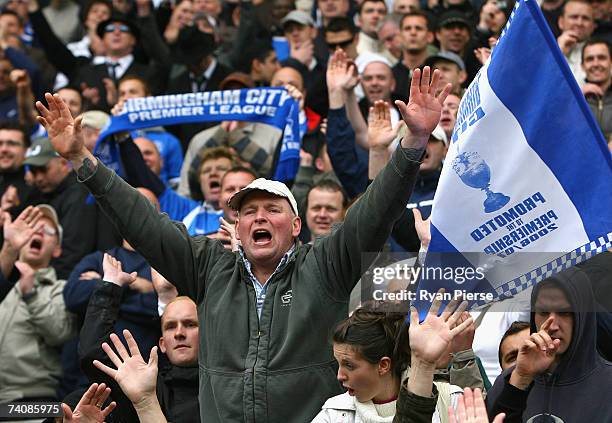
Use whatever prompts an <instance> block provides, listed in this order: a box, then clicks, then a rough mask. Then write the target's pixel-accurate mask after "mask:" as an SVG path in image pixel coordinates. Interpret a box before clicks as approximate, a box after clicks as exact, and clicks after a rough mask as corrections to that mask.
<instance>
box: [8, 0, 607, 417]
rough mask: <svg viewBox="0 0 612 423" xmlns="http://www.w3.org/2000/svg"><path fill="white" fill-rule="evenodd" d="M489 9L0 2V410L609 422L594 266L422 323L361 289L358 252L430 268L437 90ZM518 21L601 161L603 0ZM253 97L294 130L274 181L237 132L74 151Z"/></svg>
mask: <svg viewBox="0 0 612 423" xmlns="http://www.w3.org/2000/svg"><path fill="white" fill-rule="evenodd" d="M513 7H514V1H511V2H507V1H503V0H427V1H425V0H361V1H357V2H355V1H353V0H250V1H236V0H225V1H222V0H177V1H167V0H153V1H150V0H134V1H131V0H112V1H111V0H89V1H86V0H79V1H76V0H50V1H41V2H40V3H39V0H8V1H6V2H4V4H3V5H2V6H1V9H0V10H1V11H0V209H1V210H0V225H1V226H2V230H1V231H0V242H2V247H1V250H0V405H2V404H5V403H14V402H21V403H31V402H40V401H62V402H64V403H65V404H64V406H63V412H64V421H66V422H73V421H74V422H76V421H87V422H90V421H92V422H102V421H107V422H137V421H142V422H163V421H173V422H242V421H245V422H246V421H252V422H267V421H270V422H307V421H315V422H391V421H394V422H398V421H399V422H429V421H433V422H464V423H466V422H488V421H493V420H494V419H495V422H500V421H501V420H502V419H503V418H504V416H505V418H506V420H505V421H507V422H515V421H516V422H520V421H563V422H577V421H596V422H610V421H612V407H610V405H609V401H607V398H610V395H612V383H611V382H610V381H611V380H612V378H611V376H612V375H611V374H610V373H611V372H612V364H610V362H608V361H606V360H610V359H611V358H612V315H610V314H609V313H608V312H607V310H612V289H610V287H609V286H607V285H606V282H609V280H610V274H611V273H610V272H611V271H612V253H610V252H606V253H603V254H601V255H599V256H597V257H595V258H593V259H591V260H590V261H588V262H586V264H585V265H583V266H578V267H575V268H572V269H570V270H568V271H566V272H563V273H561V274H559V275H557V276H555V277H553V278H550V279H547V280H545V281H544V282H542V283H540V284H538V285H537V286H536V287H535V288H530V289H528V290H526V291H524V292H522V293H521V294H519V295H517V296H515V297H514V298H511V299H508V300H504V301H502V302H498V303H494V304H489V305H487V306H485V307H484V308H481V309H479V310H477V311H471V312H468V311H465V309H466V306H467V304H466V303H465V302H462V303H459V302H457V303H454V304H450V305H448V306H447V307H446V308H445V309H444V312H442V313H441V314H440V313H438V311H439V309H440V306H441V305H440V303H439V301H434V302H433V304H432V305H431V310H430V313H429V314H428V315H427V318H426V319H425V320H424V321H423V322H422V323H421V324H419V322H418V317H417V315H416V312H415V311H414V310H412V315H411V316H410V317H409V318H408V320H409V323H407V321H406V314H405V313H404V314H398V313H388V312H383V311H381V310H379V309H377V307H376V306H375V305H372V304H369V303H368V302H363V304H361V301H360V298H359V293H360V287H359V286H360V285H359V283H358V282H359V279H360V277H361V274H362V272H363V271H364V270H365V269H367V268H368V266H370V265H371V264H372V260H370V259H369V258H367V255H366V254H364V253H367V252H374V253H375V252H379V251H390V252H401V253H407V255H408V257H412V258H413V259H414V260H417V261H418V260H419V254H418V253H419V252H421V253H423V252H425V251H426V250H427V248H428V245H429V240H430V237H431V234H430V230H429V219H428V218H429V216H430V213H431V207H432V204H433V198H434V194H435V192H436V187H437V185H438V180H439V178H440V174H441V171H442V165H443V162H444V158H445V155H446V151H447V149H448V146H449V142H450V140H451V136H452V132H453V127H454V125H455V119H456V116H457V112H458V109H459V103H460V101H461V97H462V95H463V93H464V91H465V89H466V88H467V86H468V85H469V84H470V82H471V81H472V80H473V79H474V78H475V77H476V75H477V73H478V71H479V69H480V68H481V67H482V65H483V64H484V63H485V62H486V61H487V60H488V58H489V56H490V55H491V51H492V49H494V48H495V44H496V42H497V39H498V38H499V36H500V34H501V31H502V29H503V27H504V25H505V23H506V21H507V19H508V17H509V16H510V13H511V11H512V9H513ZM541 9H542V12H543V14H544V17H545V18H546V20H547V22H548V24H549V26H550V29H551V31H552V34H553V36H554V37H555V38H556V40H557V43H558V46H559V48H560V50H561V52H562V53H563V55H564V56H565V57H566V59H567V63H568V65H569V69H570V71H571V73H572V74H573V76H574V77H575V79H576V82H577V83H578V86H579V87H580V88H581V90H582V93H583V94H584V96H585V98H586V101H587V103H588V105H589V106H590V108H591V111H592V113H593V115H594V117H595V120H596V122H597V124H598V125H599V127H600V129H601V131H602V133H603V136H604V137H605V139H606V141H608V145H609V146H610V149H612V47H611V46H612V2H610V1H609V0H589V1H583V0H543V1H542V2H541ZM525 48H528V46H526V47H525ZM269 86H271V87H283V88H285V89H286V90H287V91H288V93H289V94H290V95H291V96H292V97H293V98H294V99H295V100H297V102H298V103H299V106H300V121H301V123H302V124H304V126H305V133H304V134H303V136H302V137H301V139H300V145H301V149H300V158H299V168H298V170H297V173H296V174H295V175H293V177H292V178H290V179H289V180H286V181H283V182H284V183H282V182H278V181H271V180H270V179H264V178H272V177H273V175H274V174H275V169H276V167H277V165H278V163H279V157H280V155H281V148H282V145H283V131H282V130H281V129H278V128H276V127H274V126H271V125H267V124H264V123H260V122H245V121H222V122H212V123H211V122H206V123H191V124H182V125H169V126H167V127H162V126H158V127H151V128H145V129H134V130H132V131H131V132H120V133H117V134H114V135H112V141H113V142H115V143H116V144H117V145H118V155H119V157H118V160H119V162H120V163H121V169H122V175H121V177H119V176H118V175H117V174H115V173H113V171H111V170H109V168H107V167H106V166H105V164H104V163H102V162H101V161H99V160H97V159H96V158H95V157H94V155H93V154H92V153H93V152H94V150H95V148H96V145H97V142H98V138H99V135H100V133H101V132H102V130H103V129H104V128H105V127H107V126H108V125H109V122H110V120H111V116H113V115H117V114H120V113H121V110H122V108H123V105H124V103H125V101H126V100H127V99H130V98H138V97H146V96H155V95H162V94H176V93H192V92H200V91H217V90H230V89H232V90H233V89H244V88H255V87H269ZM45 93H47V94H45ZM49 93H53V94H49ZM551 113H554V110H552V111H551ZM568 124H571V122H570V123H568ZM578 141H579V140H577V142H578ZM551 148H554V146H552V147H551ZM585 183H587V181H585ZM602 212H603V213H607V212H608V211H602ZM458 224H460V222H458ZM611 226H612V225H611ZM608 285H609V283H608ZM404 288H405V287H404ZM389 289H391V288H389ZM349 304H350V305H349ZM406 311H407V312H408V311H409V310H408V309H406ZM595 312H597V313H595ZM125 345H127V348H126V346H125ZM483 396H484V397H486V408H487V411H488V416H487V412H486V411H485V404H484V402H483ZM449 410H450V411H449ZM544 416H548V417H549V418H550V419H551V420H544ZM538 418H541V419H543V420H537V419H538ZM555 418H556V419H557V420H554V419H555ZM313 419H314V420H313ZM534 419H535V420H534ZM9 420H15V419H9ZM61 420H62V419H61V418H59V420H58V421H61ZM0 421H2V418H0ZM33 421H42V419H39V420H33Z"/></svg>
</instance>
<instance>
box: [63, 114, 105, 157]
mask: <svg viewBox="0 0 612 423" xmlns="http://www.w3.org/2000/svg"><path fill="white" fill-rule="evenodd" d="M71 113H72V112H71ZM81 118H82V119H83V120H82V121H81V126H82V127H83V135H84V136H85V145H86V146H87V149H88V150H89V151H93V150H94V147H95V146H96V141H98V137H99V135H100V132H101V131H102V128H104V127H105V126H106V125H107V124H108V122H109V121H110V116H109V114H108V113H104V112H103V111H101V110H89V111H87V112H85V113H82V114H81Z"/></svg>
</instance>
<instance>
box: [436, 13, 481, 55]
mask: <svg viewBox="0 0 612 423" xmlns="http://www.w3.org/2000/svg"><path fill="white" fill-rule="evenodd" d="M471 31H472V23H471V22H470V21H469V19H468V18H467V17H466V16H465V15H464V14H463V13H461V12H458V11H456V10H449V11H448V12H445V13H443V14H442V15H441V16H440V19H439V20H438V28H437V29H436V40H438V43H440V51H450V52H453V53H455V54H458V55H459V56H463V55H464V54H465V53H466V47H467V45H468V43H469V41H470V34H471Z"/></svg>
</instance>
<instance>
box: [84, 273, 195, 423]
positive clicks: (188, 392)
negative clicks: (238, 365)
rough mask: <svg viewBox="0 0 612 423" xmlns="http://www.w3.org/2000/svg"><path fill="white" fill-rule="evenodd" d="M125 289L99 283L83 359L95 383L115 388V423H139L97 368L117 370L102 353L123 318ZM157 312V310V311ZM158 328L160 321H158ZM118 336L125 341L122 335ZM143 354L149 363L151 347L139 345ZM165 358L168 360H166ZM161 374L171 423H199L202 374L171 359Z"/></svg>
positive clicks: (163, 404) (89, 316)
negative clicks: (199, 393) (96, 365)
mask: <svg viewBox="0 0 612 423" xmlns="http://www.w3.org/2000/svg"><path fill="white" fill-rule="evenodd" d="M122 296H123V289H122V287H120V286H118V285H115V284H114V283H110V282H99V283H97V284H96V289H95V290H94V292H93V294H92V296H91V300H90V301H89V306H88V307H87V315H86V317H85V324H84V325H83V329H82V330H81V336H80V346H79V359H80V361H81V367H82V369H83V371H84V372H85V373H86V374H87V376H88V377H89V379H90V380H91V381H92V382H97V383H102V382H104V383H106V384H107V386H109V387H110V388H111V397H112V400H113V401H116V402H117V408H116V409H115V411H114V412H113V421H116V422H122V423H131V422H134V423H137V422H138V421H139V420H138V416H137V415H136V410H134V407H133V406H132V403H131V401H130V400H129V399H128V398H127V397H126V396H125V394H124V393H123V392H122V391H121V388H120V387H119V385H118V384H117V383H116V382H115V381H114V380H113V379H112V378H110V377H108V376H107V375H106V374H105V373H103V372H101V371H100V370H98V369H97V368H96V367H95V366H94V365H93V360H99V361H101V362H102V363H105V364H106V365H108V366H110V367H112V368H115V366H114V365H113V364H112V363H111V362H110V359H109V358H108V356H107V355H106V353H105V352H104V351H103V350H102V347H101V345H102V343H103V342H110V338H109V337H110V334H111V333H114V332H115V323H116V320H117V319H118V317H119V315H120V311H119V310H120V306H121V302H122V300H121V298H122ZM154 310H156V307H155V308H154ZM156 324H157V327H159V320H158V319H156ZM118 335H119V336H120V337H121V338H123V336H122V335H121V333H118ZM138 347H139V349H140V352H141V353H142V355H143V358H144V359H145V360H148V355H149V351H150V348H149V349H148V350H147V349H145V346H143V345H141V344H140V343H138ZM164 358H165V357H164ZM159 367H160V369H159V373H158V375H157V398H158V399H159V403H160V405H161V407H162V411H163V413H164V415H165V416H166V418H167V419H168V421H170V422H186V423H190V422H199V421H200V420H199V418H198V415H199V414H198V371H197V368H195V367H184V368H180V367H176V366H172V365H171V364H169V363H168V362H167V360H162V359H161V358H160V361H159Z"/></svg>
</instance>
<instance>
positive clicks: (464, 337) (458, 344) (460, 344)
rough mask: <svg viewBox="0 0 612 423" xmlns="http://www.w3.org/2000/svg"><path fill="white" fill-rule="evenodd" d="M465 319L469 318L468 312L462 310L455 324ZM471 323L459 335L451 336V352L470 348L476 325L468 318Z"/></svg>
mask: <svg viewBox="0 0 612 423" xmlns="http://www.w3.org/2000/svg"><path fill="white" fill-rule="evenodd" d="M467 319H470V313H469V312H467V311H464V312H463V313H461V316H460V317H459V319H458V320H457V324H458V325H460V324H461V323H463V322H465V321H466V320H467ZM470 320H471V323H470V324H469V325H468V326H467V327H466V328H465V329H464V330H463V333H462V334H461V336H455V337H454V338H453V342H452V347H451V352H453V353H458V352H459V351H465V350H471V349H472V345H473V343H474V335H475V334H476V325H475V324H474V320H473V319H470Z"/></svg>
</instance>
